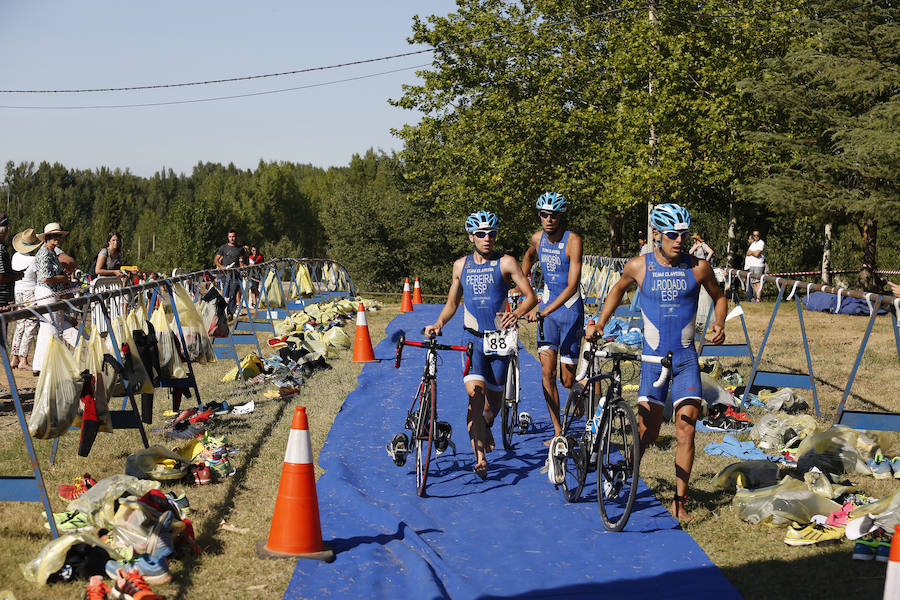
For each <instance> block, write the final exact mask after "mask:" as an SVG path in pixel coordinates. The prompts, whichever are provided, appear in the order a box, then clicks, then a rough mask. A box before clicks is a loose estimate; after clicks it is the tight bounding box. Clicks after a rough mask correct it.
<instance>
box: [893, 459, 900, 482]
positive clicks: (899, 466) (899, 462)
mask: <svg viewBox="0 0 900 600" xmlns="http://www.w3.org/2000/svg"><path fill="white" fill-rule="evenodd" d="M891 471H893V472H894V479H900V456H895V457H894V458H892V459H891Z"/></svg>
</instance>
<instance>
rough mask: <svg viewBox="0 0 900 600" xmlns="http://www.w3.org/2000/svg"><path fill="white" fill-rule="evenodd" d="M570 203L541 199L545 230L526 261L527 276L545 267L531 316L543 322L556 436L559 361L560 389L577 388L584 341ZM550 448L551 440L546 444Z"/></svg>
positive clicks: (544, 371) (578, 243) (545, 375)
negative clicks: (538, 300)
mask: <svg viewBox="0 0 900 600" xmlns="http://www.w3.org/2000/svg"><path fill="white" fill-rule="evenodd" d="M567 204H568V203H567V202H566V199H565V197H564V196H563V195H562V194H557V193H556V192H547V193H545V194H541V196H540V197H539V198H538V199H537V203H536V205H535V208H536V209H537V214H538V218H539V219H540V221H541V228H540V229H539V230H538V231H536V232H535V233H534V234H533V235H532V236H531V244H530V245H529V246H528V250H526V251H525V256H523V257H522V270H523V271H524V272H525V273H526V275H527V274H528V273H529V272H530V271H531V266H532V265H533V264H534V263H535V261H540V263H541V273H542V274H543V277H544V289H543V290H542V292H541V305H540V307H539V310H537V311H535V312H534V313H533V314H529V315H528V320H529V321H530V322H532V323H533V322H534V321H537V320H538V318H539V317H542V318H543V319H544V324H543V327H541V329H540V330H539V332H538V333H539V335H543V337H541V338H540V339H538V357H540V360H541V378H542V380H543V381H542V383H543V388H544V400H545V401H546V402H547V409H548V410H549V411H550V421H551V422H552V423H553V435H554V436H557V435H559V434H560V433H562V425H560V421H559V390H558V389H557V387H556V361H557V356H558V357H559V369H560V370H559V375H560V380H561V381H562V384H563V386H564V387H566V388H571V387H572V384H573V383H575V365H576V364H578V352H579V350H580V349H581V337H582V336H583V335H584V302H583V301H582V299H581V290H580V289H579V287H578V286H579V285H580V283H581V252H582V240H581V236H580V235H578V234H577V233H573V232H571V231H569V230H567V229H566V227H565V216H566V208H567ZM545 443H546V444H547V445H549V444H550V440H547V441H546V442H545Z"/></svg>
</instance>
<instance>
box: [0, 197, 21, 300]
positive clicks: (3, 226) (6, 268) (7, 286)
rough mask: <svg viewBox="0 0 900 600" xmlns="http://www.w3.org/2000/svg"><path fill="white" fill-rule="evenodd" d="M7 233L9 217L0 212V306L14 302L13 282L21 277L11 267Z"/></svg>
mask: <svg viewBox="0 0 900 600" xmlns="http://www.w3.org/2000/svg"><path fill="white" fill-rule="evenodd" d="M8 235H9V217H7V216H6V214H4V213H0V308H4V307H7V306H9V305H10V304H13V303H15V301H16V296H15V290H14V287H15V284H16V282H17V281H18V280H20V279H22V274H21V273H16V272H15V271H13V268H12V259H11V258H10V256H9V248H7V247H6V236H8Z"/></svg>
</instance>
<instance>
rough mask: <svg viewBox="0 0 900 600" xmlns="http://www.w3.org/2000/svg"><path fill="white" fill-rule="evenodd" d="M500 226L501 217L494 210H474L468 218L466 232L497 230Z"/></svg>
mask: <svg viewBox="0 0 900 600" xmlns="http://www.w3.org/2000/svg"><path fill="white" fill-rule="evenodd" d="M499 228H500V219H498V218H497V215H495V214H494V213H492V212H488V211H486V210H479V211H478V212H473V213H472V214H471V215H469V216H468V218H467V219H466V232H468V233H475V232H476V231H479V230H481V231H491V230H493V231H497V229H499Z"/></svg>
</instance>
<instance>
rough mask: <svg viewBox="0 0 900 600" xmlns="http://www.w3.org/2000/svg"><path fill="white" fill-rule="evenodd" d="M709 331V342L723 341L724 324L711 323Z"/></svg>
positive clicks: (719, 342)
mask: <svg viewBox="0 0 900 600" xmlns="http://www.w3.org/2000/svg"><path fill="white" fill-rule="evenodd" d="M709 333H711V334H712V339H711V340H709V342H710V343H711V344H716V345H718V344H721V343H722V342H724V341H725V326H724V325H713V326H712V327H710V328H709Z"/></svg>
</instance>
